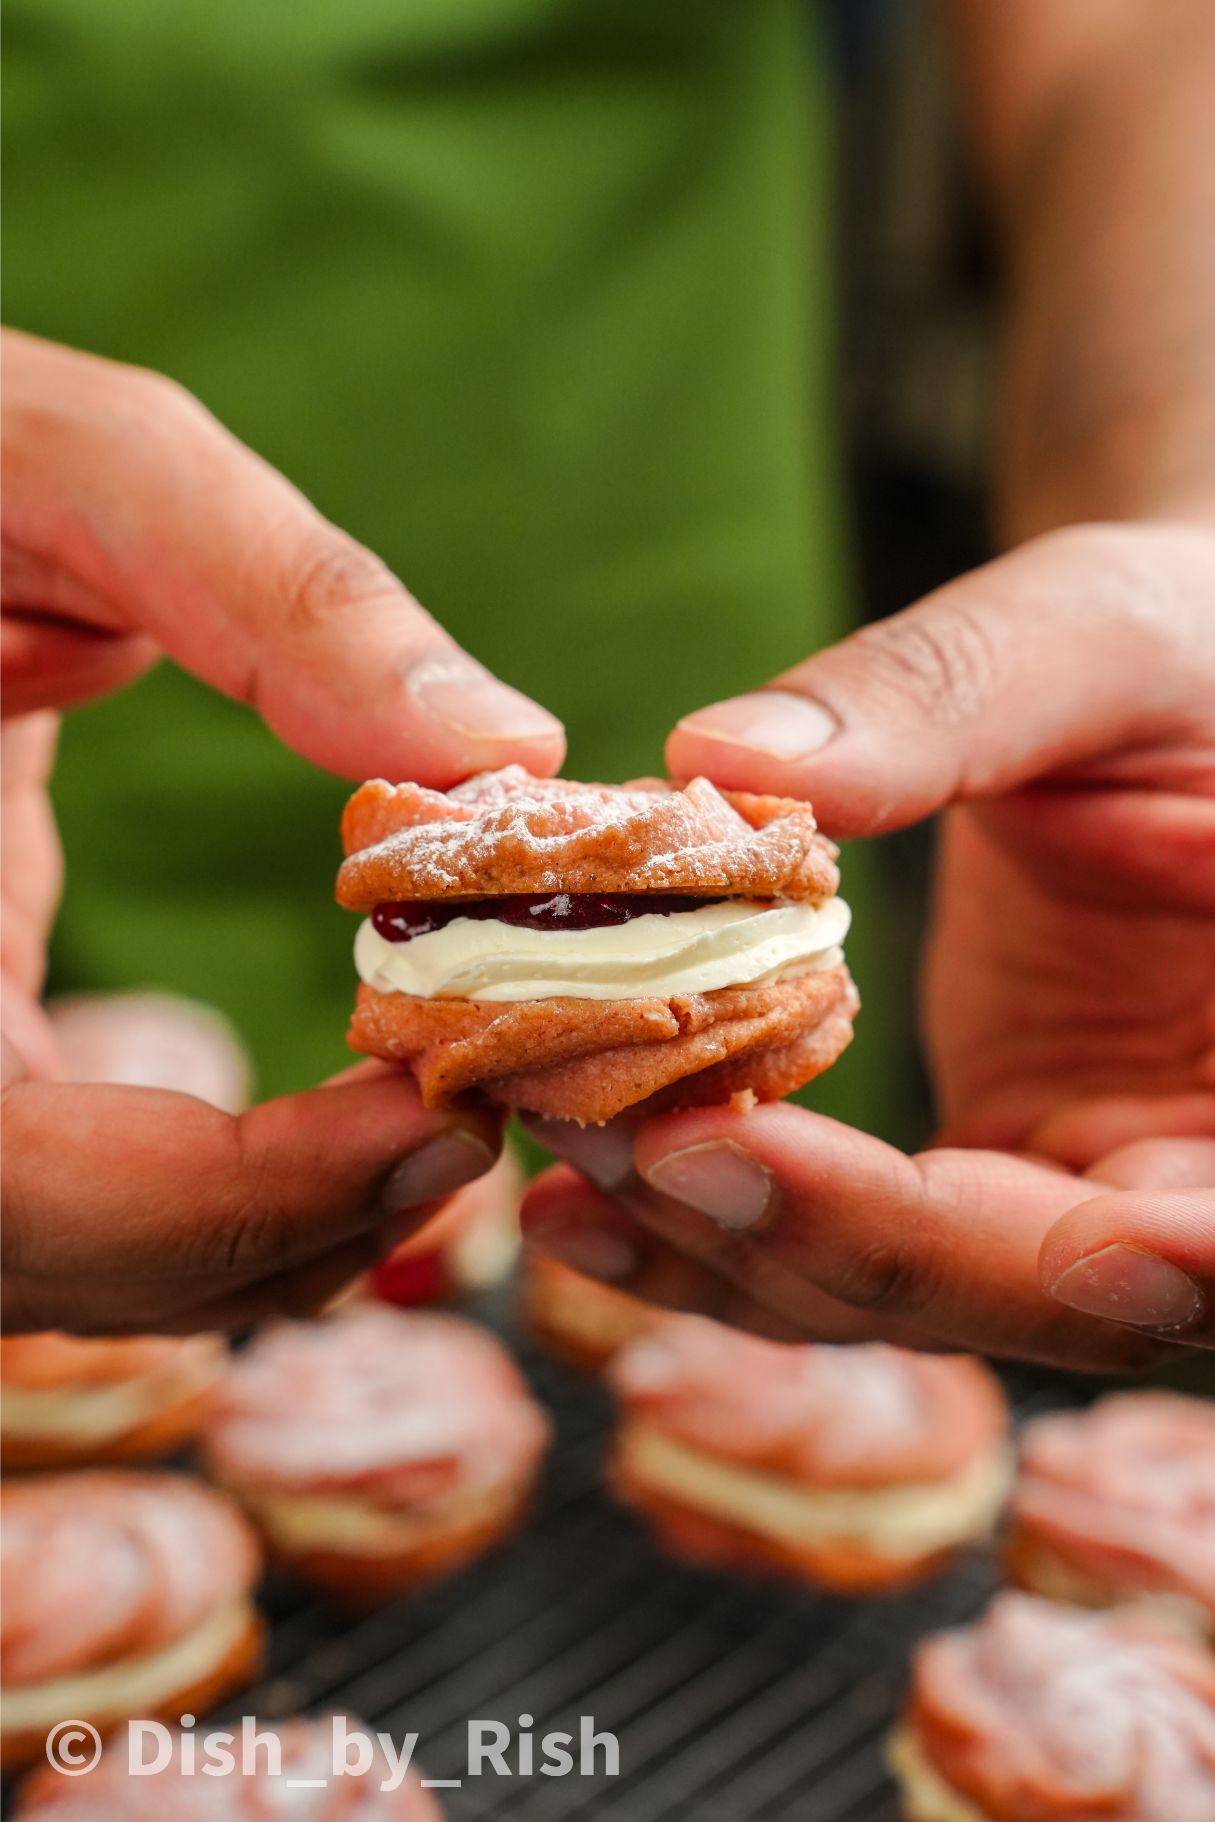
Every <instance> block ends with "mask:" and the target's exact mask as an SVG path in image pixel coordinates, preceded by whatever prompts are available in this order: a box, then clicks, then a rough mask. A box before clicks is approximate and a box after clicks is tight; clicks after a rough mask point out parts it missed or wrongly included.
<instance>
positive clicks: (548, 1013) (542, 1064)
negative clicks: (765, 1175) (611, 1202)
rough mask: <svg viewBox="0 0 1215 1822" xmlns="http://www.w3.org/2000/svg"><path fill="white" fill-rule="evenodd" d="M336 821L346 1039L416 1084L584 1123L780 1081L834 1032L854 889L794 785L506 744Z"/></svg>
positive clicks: (844, 1015)
mask: <svg viewBox="0 0 1215 1822" xmlns="http://www.w3.org/2000/svg"><path fill="white" fill-rule="evenodd" d="M342 838H343V844H344V847H345V850H346V856H347V858H346V860H345V863H344V864H343V866H342V868H341V871H340V873H339V875H338V886H337V896H338V900H339V902H340V903H341V904H342V905H344V906H345V907H346V908H347V909H349V910H352V911H358V912H361V913H363V917H364V921H363V923H362V925H361V926H360V928H359V931H358V935H357V937H356V940H355V966H356V969H357V972H358V975H359V979H360V983H361V984H360V987H359V990H358V1000H357V1005H356V1009H355V1014H354V1020H353V1023H352V1026H351V1030H350V1041H351V1043H352V1045H353V1046H354V1048H355V1049H356V1050H362V1051H366V1052H369V1053H370V1054H372V1055H376V1056H382V1057H387V1058H391V1059H395V1060H398V1061H400V1062H402V1063H405V1064H407V1065H408V1067H409V1068H410V1069H412V1071H413V1072H414V1074H415V1076H416V1077H417V1080H418V1082H419V1085H420V1087H421V1090H422V1095H423V1098H424V1100H425V1101H426V1102H427V1104H428V1105H430V1106H440V1105H442V1104H443V1103H445V1102H447V1101H449V1100H450V1099H451V1098H452V1097H453V1096H455V1095H458V1094H459V1093H461V1092H462V1091H463V1090H465V1089H469V1088H474V1087H476V1088H479V1089H481V1090H482V1091H483V1092H484V1093H485V1094H487V1095H488V1096H489V1097H490V1098H491V1099H494V1100H497V1101H499V1102H501V1103H503V1104H505V1105H507V1106H510V1107H517V1108H520V1109H525V1110H527V1111H530V1112H533V1113H538V1114H545V1115H548V1116H550V1117H553V1118H560V1119H573V1120H578V1121H580V1122H582V1123H583V1124H587V1123H592V1122H601V1121H604V1120H608V1119H610V1118H611V1117H612V1116H613V1115H614V1114H616V1113H619V1112H620V1111H621V1110H622V1109H623V1108H625V1107H629V1106H632V1105H634V1104H635V1103H636V1102H638V1101H642V1100H646V1099H648V1098H649V1097H651V1096H654V1095H661V1094H662V1093H663V1091H666V1100H667V1103H668V1104H689V1103H698V1102H716V1101H726V1100H729V1099H730V1098H731V1096H732V1095H734V1094H736V1093H749V1094H752V1095H755V1096H756V1097H758V1098H759V1099H763V1100H774V1099H779V1098H780V1096H782V1095H784V1094H787V1093H789V1092H791V1090H793V1089H794V1088H798V1087H801V1086H802V1085H803V1084H804V1083H805V1082H808V1081H810V1080H811V1079H812V1078H813V1077H814V1076H816V1075H818V1074H819V1073H821V1071H822V1070H824V1069H826V1068H827V1067H829V1065H830V1064H831V1063H832V1062H834V1061H835V1059H836V1057H837V1056H838V1055H839V1054H840V1052H841V1051H842V1050H843V1049H844V1047H845V1046H846V1045H847V1043H848V1042H849V1040H850V1038H851V1035H852V1021H853V1018H854V1016H855V1014H856V1010H857V997H856V991H855V989H854V987H853V985H852V982H851V979H850V978H849V975H848V971H847V968H846V967H845V965H844V959H843V947H842V945H843V942H844V938H845V936H846V934H847V930H848V919H849V913H848V908H847V906H846V905H845V904H844V902H843V901H842V900H841V899H840V898H838V897H837V896H836V888H837V885H838V873H837V870H836V866H835V850H834V848H833V847H832V846H831V844H830V843H829V842H827V841H825V840H824V839H823V837H822V836H821V835H820V834H819V833H818V830H817V828H816V826H815V822H814V817H813V814H812V812H811V810H810V807H809V806H808V805H807V804H804V803H798V802H794V801H793V800H791V799H787V798H776V797H751V796H746V795H744V794H741V793H735V792H730V793H723V792H720V791H718V790H717V789H716V787H715V786H714V785H712V784H710V783H709V781H708V780H707V779H703V778H699V779H693V780H692V782H691V783H690V784H688V785H686V786H684V787H682V788H680V789H677V788H675V787H674V786H671V785H667V784H664V783H661V782H657V781H653V782H651V781H645V782H642V783H639V784H634V785H630V786H613V785H587V784H576V783H572V782H570V781H568V780H565V779H537V778H532V777H530V776H529V775H528V774H527V773H526V772H524V771H522V769H521V768H519V767H517V766H511V767H507V768H506V769H505V770H503V771H500V772H488V773H483V774H481V775H480V776H479V777H476V778H473V779H470V780H469V781H468V782H467V783H466V784H462V785H459V786H457V787H456V788H455V789H454V790H452V791H450V792H446V793H444V792H438V791H429V790H425V789H423V788H422V787H421V786H418V785H410V784H405V785H395V786H394V785H390V784H386V783H384V782H383V781H382V780H377V781H374V782H372V783H370V784H366V785H364V786H363V787H362V788H361V789H360V790H359V791H357V792H356V793H355V795H354V797H353V798H352V799H351V801H350V803H349V804H348V806H347V808H346V813H345V816H344V818H343V823H342ZM659 1104H663V1103H662V1102H660V1103H659Z"/></svg>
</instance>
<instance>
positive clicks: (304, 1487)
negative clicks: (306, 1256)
mask: <svg viewBox="0 0 1215 1822" xmlns="http://www.w3.org/2000/svg"><path fill="white" fill-rule="evenodd" d="M548 1441H549V1424H548V1419H547V1417H546V1416H545V1414H544V1413H543V1411H541V1409H540V1408H539V1406H538V1405H537V1404H536V1402H535V1400H534V1399H533V1398H532V1396H531V1394H530V1392H529V1391H528V1389H527V1386H526V1385H525V1384H524V1381H523V1379H522V1377H521V1375H520V1374H519V1372H518V1370H517V1368H516V1367H515V1364H514V1362H513V1361H512V1360H511V1358H510V1356H509V1355H508V1354H507V1352H506V1350H505V1349H504V1348H503V1347H502V1346H501V1345H500V1344H499V1342H497V1341H496V1340H495V1339H494V1337H493V1336H492V1335H490V1334H488V1333H487V1332H486V1331H485V1330H483V1329H480V1328H478V1327H477V1326H476V1325H475V1324H474V1323H471V1322H466V1321H464V1320H462V1319H461V1318H459V1317H456V1316H448V1315H441V1314H438V1313H436V1312H432V1311H409V1310H399V1309H391V1308H389V1307H388V1306H387V1305H377V1304H373V1303H367V1304H355V1305H349V1306H347V1307H346V1308H345V1309H343V1310H341V1311H339V1312H338V1313H337V1314H335V1315H334V1316H331V1317H329V1318H328V1319H326V1320H325V1321H323V1322H287V1323H279V1324H275V1325H273V1326H272V1327H270V1328H268V1329H266V1330H265V1331H263V1333H262V1334H261V1335H260V1336H258V1337H257V1338H256V1339H255V1340H254V1341H253V1343H252V1345H251V1346H250V1347H249V1348H248V1349H247V1350H246V1351H245V1352H244V1353H243V1354H241V1355H240V1356H239V1358H238V1359H237V1361H236V1362H235V1364H234V1366H233V1369H232V1371H231V1373H230V1374H229V1375H228V1377H227V1379H226V1380H225V1382H224V1386H223V1388H222V1390H221V1393H220V1395H219V1397H218V1400H217V1403H216V1406H215V1407H214V1409H213V1411H212V1414H211V1416H210V1418H209V1420H208V1424H207V1428H206V1431H205V1434H204V1442H203V1448H204V1455H205V1458H206V1460H207V1462H208V1464H209V1466H210V1467H211V1470H212V1472H213V1473H214V1474H215V1476H216V1478H217V1479H218V1480H220V1481H221V1482H222V1484H223V1485H224V1486H225V1487H227V1488H228V1489H229V1491H230V1492H232V1493H233V1494H234V1495H235V1497H236V1498H238V1499H239V1500H240V1501H241V1503H242V1504H243V1505H244V1506H245V1508H246V1510H247V1511H248V1512H249V1513H250V1515H251V1516H252V1517H253V1519H254V1520H255V1522H256V1523H257V1525H258V1526H259V1528H260V1530H261V1532H262V1534H263V1536H264V1538H265V1540H266V1542H267V1545H268V1546H269V1549H270V1552H271V1554H272V1556H273V1557H274V1558H275V1560H276V1561H278V1562H280V1563H281V1564H282V1565H283V1566H284V1567H286V1568H288V1569H290V1570H291V1571H292V1572H293V1573H295V1574H296V1575H299V1576H301V1577H302V1578H304V1579H305V1580H307V1581H310V1582H313V1583H315V1584H317V1585H318V1586H320V1587H321V1588H323V1589H325V1590H327V1591H328V1592H330V1593H331V1594H333V1595H335V1596H337V1597H338V1598H339V1599H346V1600H348V1601H351V1602H353V1603H355V1604H357V1605H364V1604H374V1603H375V1602H377V1601H381V1600H387V1599H390V1598H392V1597H393V1596H394V1595H396V1594H398V1593H400V1592H401V1591H402V1590H404V1589H406V1588H409V1587H413V1586H414V1585H416V1584H418V1583H420V1582H426V1581H430V1580H433V1579H434V1578H436V1577H438V1576H441V1575H444V1574H448V1573H450V1572H451V1571H453V1570H455V1569H457V1568H460V1567H461V1566H463V1564H465V1563H466V1562H469V1561H471V1560H472V1559H473V1558H474V1557H476V1556H480V1555H481V1554H482V1553H483V1552H484V1551H486V1550H487V1549H489V1548H490V1547H491V1546H492V1545H494V1544H496V1543H497V1542H499V1541H500V1540H501V1539H502V1538H503V1537H504V1536H506V1535H507V1534H508V1533H509V1532H510V1531H511V1530H513V1529H514V1527H515V1526H516V1525H517V1524H518V1523H519V1522H520V1520H521V1518H522V1517H523V1515H524V1514H525V1513H526V1511H527V1508H528V1506H529V1504H530V1501H531V1497H532V1493H533V1490H534V1487H535V1483H536V1478H537V1475H538V1472H539V1469H540V1465H541V1462H542V1460H543V1458H544V1455H545V1452H546V1449H547V1446H548Z"/></svg>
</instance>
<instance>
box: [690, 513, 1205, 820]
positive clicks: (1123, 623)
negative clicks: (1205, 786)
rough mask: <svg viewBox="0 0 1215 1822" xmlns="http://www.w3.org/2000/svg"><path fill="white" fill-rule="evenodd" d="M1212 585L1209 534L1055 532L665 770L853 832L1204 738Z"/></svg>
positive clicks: (783, 692)
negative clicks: (787, 803) (1126, 751)
mask: <svg viewBox="0 0 1215 1822" xmlns="http://www.w3.org/2000/svg"><path fill="white" fill-rule="evenodd" d="M1213 592H1215V539H1212V537H1211V535H1210V534H1209V533H1208V532H1205V531H1202V530H1200V529H1196V528H1193V527H1190V526H1180V525H1178V526H1173V525H1151V526H1134V527H1123V526H1085V527H1079V528H1073V529H1070V530H1067V531H1062V532H1053V533H1051V534H1049V535H1048V536H1046V537H1043V538H1040V539H1037V540H1036V541H1034V542H1033V543H1031V544H1026V545H1023V546H1022V547H1021V548H1020V549H1018V550H1016V551H1014V552H1013V553H1012V554H1011V555H1009V556H1006V557H1002V558H1000V559H999V560H998V561H997V562H994V563H990V564H988V565H987V566H986V567H984V568H983V569H979V570H976V571H974V572H973V573H972V574H970V575H967V576H963V577H962V578H961V579H960V580H959V581H957V582H953V583H951V584H950V585H949V586H948V587H946V588H943V589H940V590H939V591H938V592H937V593H936V594H933V595H930V596H928V597H927V598H926V599H925V600H924V601H922V602H920V603H919V604H918V605H917V606H915V607H911V608H908V609H907V610H906V611H905V612H903V613H901V614H896V615H894V616H893V617H892V618H891V619H889V620H884V621H880V622H878V623H877V624H875V625H873V626H869V627H866V628H864V629H863V630H862V631H860V632H858V633H855V634H854V635H853V636H852V637H851V638H849V639H845V640H844V641H843V642H842V643H841V644H839V645H835V646H832V647H830V648H829V649H828V650H827V651H824V652H820V653H818V654H817V655H816V656H814V657H813V658H810V659H808V660H807V661H806V663H804V664H800V665H797V666H796V667H795V668H794V669H793V670H791V671H787V672H785V674H784V675H783V676H781V677H778V678H777V679H776V680H775V682H774V684H773V685H772V686H771V687H770V688H767V689H763V690H758V691H755V692H753V693H751V694H749V695H746V696H736V697H734V698H732V699H731V700H729V701H727V702H720V703H716V704H714V705H713V706H712V707H711V708H707V709H702V710H700V711H698V712H697V713H696V714H693V715H690V716H688V717H687V718H686V719H684V720H683V721H681V722H680V723H679V725H678V727H677V728H676V729H675V731H674V732H673V733H672V735H671V737H670V740H669V742H668V745H667V763H668V766H669V769H670V771H671V773H672V775H673V776H674V777H677V778H687V777H691V776H694V775H696V774H697V773H704V774H706V775H707V776H708V777H710V778H712V779H713V780H714V781H715V782H716V783H717V784H720V785H723V786H725V787H727V788H733V789H736V790H747V791H759V792H766V791H771V792H776V793H779V794H785V795H789V796H798V797H801V796H804V797H808V798H810V799H811V800H812V801H813V803H814V807H815V810H816V812H817V813H818V814H819V818H820V821H821V822H822V824H823V826H824V828H825V829H826V830H827V831H828V832H829V833H830V834H833V835H838V836H852V835H861V834H869V833H876V832H880V831H882V830H885V829H892V828H898V827H901V826H903V825H904V824H906V823H910V822H914V821H916V820H918V819H919V818H920V817H923V816H926V815H929V814H931V813H932V812H933V811H935V810H938V809H941V808H943V807H944V806H945V805H947V804H950V803H954V802H959V801H963V800H965V799H968V798H972V797H977V796H983V795H986V794H988V793H993V792H997V791H1006V790H1010V789H1013V788H1015V787H1017V786H1019V785H1024V784H1027V783H1029V782H1030V781H1032V780H1033V779H1035V778H1039V777H1043V776H1046V775H1049V774H1051V773H1056V772H1058V771H1060V770H1062V769H1066V768H1078V767H1083V766H1085V765H1088V764H1091V763H1092V762H1094V761H1096V760H1098V759H1099V758H1101V757H1102V756H1106V755H1109V754H1111V753H1113V752H1116V751H1118V750H1119V749H1122V748H1129V747H1131V746H1135V747H1152V746H1156V745H1163V744H1164V743H1166V742H1168V743H1173V742H1177V741H1180V742H1185V741H1187V740H1188V741H1189V743H1190V744H1191V745H1196V744H1197V742H1198V740H1199V739H1200V738H1201V735H1202V733H1203V731H1204V730H1205V737H1206V739H1207V740H1208V741H1209V739H1210V704H1211V701H1212V699H1213V693H1215V620H1212V617H1211V614H1210V606H1209V603H1210V600H1211V597H1212V593H1213ZM1178 788H1181V787H1180V786H1179V787H1178Z"/></svg>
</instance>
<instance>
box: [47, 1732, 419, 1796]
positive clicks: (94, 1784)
mask: <svg viewBox="0 0 1215 1822" xmlns="http://www.w3.org/2000/svg"><path fill="white" fill-rule="evenodd" d="M339 1726H343V1727H344V1732H345V1734H346V1735H347V1736H350V1737H353V1735H354V1734H355V1733H358V1734H361V1735H362V1736H363V1738H365V1739H366V1740H368V1741H374V1740H375V1734H374V1731H373V1730H372V1729H371V1728H370V1727H366V1726H364V1725H363V1724H362V1723H360V1722H357V1721H353V1720H349V1719H346V1720H345V1721H344V1723H342V1722H339ZM211 1731H212V1730H210V1729H206V1728H198V1729H197V1730H195V1731H194V1732H193V1733H192V1734H189V1735H187V1734H183V1733H182V1731H181V1730H180V1729H173V1730H172V1732H171V1736H170V1748H169V1751H170V1756H169V1759H168V1763H167V1764H165V1765H164V1766H163V1768H160V1767H159V1752H158V1750H157V1747H156V1743H155V1742H153V1743H152V1744H151V1745H149V1746H148V1747H147V1749H146V1757H145V1755H144V1752H143V1751H142V1750H141V1751H140V1753H139V1755H138V1757H137V1763H144V1764H147V1765H156V1766H157V1767H158V1769H156V1770H147V1771H137V1772H135V1773H134V1774H132V1772H131V1770H130V1760H129V1754H128V1751H127V1750H126V1749H125V1748H122V1749H120V1748H119V1746H118V1745H117V1744H116V1745H115V1746H113V1747H111V1748H110V1750H108V1751H107V1752H106V1753H105V1755H104V1756H103V1757H102V1758H101V1760H100V1761H99V1762H98V1764H97V1766H96V1767H95V1769H94V1770H92V1771H90V1772H86V1773H84V1774H83V1775H82V1776H79V1777H72V1778H65V1777H64V1776H63V1774H62V1773H61V1772H59V1771H56V1770H54V1769H53V1768H52V1767H51V1766H48V1765H44V1766H42V1767H41V1768H40V1769H39V1770H37V1771H33V1772H31V1773H30V1775H29V1777H28V1778H27V1779H26V1780H25V1782H24V1784H23V1785H22V1787H21V1791H20V1795H19V1797H18V1800H17V1807H16V1809H15V1810H14V1812H13V1813H14V1816H15V1817H17V1818H20V1822H25V1819H26V1818H31V1817H36V1818H37V1822H221V1819H222V1822H442V1818H441V1812H440V1809H439V1805H438V1803H437V1802H436V1801H435V1799H434V1797H433V1796H432V1794H431V1792H430V1791H428V1790H424V1789H423V1788H422V1785H421V1781H420V1778H419V1775H418V1773H417V1772H415V1771H413V1770H412V1769H411V1770H410V1771H409V1772H407V1773H406V1775H405V1777H404V1779H403V1780H401V1781H400V1782H395V1777H396V1774H395V1772H394V1768H393V1767H392V1766H391V1765H390V1764H389V1762H388V1760H387V1758H386V1756H385V1755H384V1752H383V1750H382V1749H381V1748H380V1747H379V1746H378V1745H376V1746H375V1749H374V1752H375V1756H374V1757H373V1758H372V1760H371V1763H370V1764H369V1765H368V1766H367V1769H366V1770H365V1771H364V1772H362V1773H361V1774H359V1775H354V1774H353V1773H351V1772H350V1771H348V1770H347V1771H344V1772H343V1775H341V1776H340V1777H336V1776H335V1775H334V1765H335V1759H336V1762H337V1764H339V1765H341V1764H342V1763H343V1753H342V1747H341V1745H340V1744H339V1746H338V1748H337V1751H336V1754H335V1747H334V1721H333V1718H332V1717H330V1718H326V1719H323V1720H315V1721H284V1722H280V1723H278V1724H276V1725H275V1724H271V1723H269V1722H266V1721H259V1722H258V1723H257V1741H258V1743H257V1745H256V1748H255V1749H253V1750H251V1751H250V1752H249V1755H248V1758H249V1763H248V1765H247V1766H246V1765H245V1763H244V1761H243V1755H244V1746H243V1735H242V1732H241V1729H240V1727H239V1725H238V1726H237V1727H236V1728H235V1729H234V1730H231V1735H232V1737H231V1739H230V1741H228V1742H222V1741H216V1742H215V1744H214V1746H211V1745H209V1744H208V1741H209V1738H210V1735H211ZM263 1742H266V1743H263ZM269 1742H277V1759H276V1760H272V1759H271V1756H270V1755H271V1751H272V1750H273V1748H272V1746H271V1744H269ZM221 1751H223V1752H226V1753H227V1754H228V1755H229V1757H230V1758H231V1759H232V1761H233V1763H232V1764H231V1766H230V1768H227V1769H225V1766H226V1761H225V1760H223V1759H221V1758H220V1757H219V1756H218V1755H219V1753H220V1752H221ZM347 1762H349V1760H348V1761H347ZM394 1783H395V1788H394Z"/></svg>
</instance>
